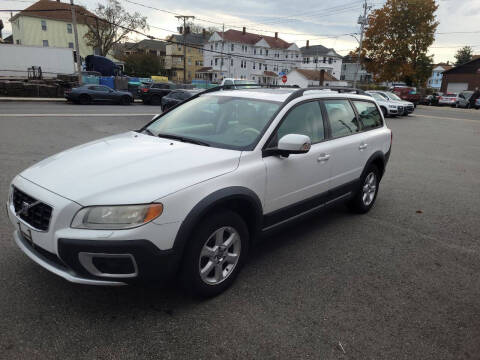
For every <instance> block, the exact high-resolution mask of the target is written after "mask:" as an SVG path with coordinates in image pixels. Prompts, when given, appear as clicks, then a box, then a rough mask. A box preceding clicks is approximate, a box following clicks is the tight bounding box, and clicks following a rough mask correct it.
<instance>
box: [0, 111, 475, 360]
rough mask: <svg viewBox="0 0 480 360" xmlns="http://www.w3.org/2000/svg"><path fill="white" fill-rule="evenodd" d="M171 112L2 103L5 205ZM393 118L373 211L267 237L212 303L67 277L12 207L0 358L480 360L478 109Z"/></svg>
mask: <svg viewBox="0 0 480 360" xmlns="http://www.w3.org/2000/svg"><path fill="white" fill-rule="evenodd" d="M158 111H159V109H158V108H157V107H154V106H144V105H140V104H135V105H131V106H110V105H103V106H102V105H90V106H79V105H71V104H64V103H35V102H24V103H19V102H3V103H2V102H0V199H1V200H2V201H5V200H6V198H7V191H8V184H9V182H10V181H11V179H12V178H13V177H14V176H15V175H16V174H17V173H19V172H20V171H21V170H23V169H24V168H26V167H28V166H30V165H32V164H33V163H35V162H37V161H39V160H41V159H43V158H45V157H47V156H49V155H51V154H54V153H56V152H59V151H61V150H63V149H66V148H69V147H72V146H74V145H78V144H81V143H84V142H86V141H89V140H93V139H97V138H100V137H103V136H107V135H110V134H115V133H119V132H123V131H127V130H129V129H138V128H139V127H141V125H142V124H145V123H146V122H147V121H148V120H150V119H151V118H152V116H153V114H155V113H157V112H158ZM387 122H388V125H389V127H390V128H391V129H392V130H393V134H394V138H393V150H392V155H391V158H390V162H389V164H388V167H387V172H386V174H385V177H384V178H383V180H382V183H381V186H380V192H379V195H378V199H377V203H376V205H375V207H374V208H373V210H372V211H371V212H370V213H368V214H367V215H352V214H350V213H349V212H347V211H346V209H345V208H344V207H343V206H338V207H335V208H332V209H329V210H328V211H324V212H321V213H318V214H315V216H313V217H311V218H309V219H306V220H303V221H301V222H297V223H295V224H293V225H292V226H290V227H288V228H284V229H282V230H281V231H278V232H276V233H273V234H271V235H269V236H268V237H267V238H265V239H263V240H262V241H261V242H260V243H259V244H258V245H257V246H256V247H255V248H254V250H253V253H252V254H251V257H250V259H249V261H248V264H247V266H246V267H245V268H244V269H243V271H242V273H241V274H240V276H239V278H238V280H237V281H236V283H235V284H234V286H233V287H232V288H231V289H230V290H228V291H227V292H226V293H224V294H223V295H220V296H219V297H217V298H214V299H210V300H206V301H200V300H192V299H190V298H186V297H185V296H183V295H182V293H180V292H179V291H178V290H177V289H176V288H175V287H174V286H168V287H155V286H150V287H140V286H134V287H133V286H132V287H123V288H102V287H87V286H80V285H74V284H70V283H68V282H66V281H65V280H63V279H61V278H59V277H57V276H55V275H52V274H50V273H49V272H47V271H46V270H44V269H42V268H40V267H39V266H37V265H36V264H34V263H33V262H32V261H31V260H29V259H28V258H27V257H26V256H25V255H24V254H23V253H22V252H21V251H20V250H19V249H18V248H17V247H16V245H15V244H14V243H13V240H12V236H11V233H12V231H13V227H12V226H11V225H10V223H9V222H8V221H7V218H6V217H5V216H3V217H1V218H0V226H1V227H0V287H1V290H0V314H1V318H0V358H5V359H16V358H25V359H37V358H38V359H40V358H42V359H50V358H78V359H92V358H98V359H117V358H129V359H130V358H131V359H170V358H172V359H173V358H175V359H215V358H219V359H225V358H230V359H234V358H244V359H304V358H310V359H480V222H479V220H480V205H479V204H480V141H479V137H480V110H464V109H452V108H438V107H426V106H419V107H418V108H417V110H416V111H415V112H414V115H412V116H409V117H398V118H390V119H387ZM59 176H61V174H59ZM72 186H75V185H74V184H72Z"/></svg>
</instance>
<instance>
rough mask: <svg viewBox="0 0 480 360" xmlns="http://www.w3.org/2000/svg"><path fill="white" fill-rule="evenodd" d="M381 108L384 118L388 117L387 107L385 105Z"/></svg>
mask: <svg viewBox="0 0 480 360" xmlns="http://www.w3.org/2000/svg"><path fill="white" fill-rule="evenodd" d="M380 109H381V110H382V114H383V117H384V118H386V117H388V112H387V109H385V108H384V107H383V106H382V107H381V108H380Z"/></svg>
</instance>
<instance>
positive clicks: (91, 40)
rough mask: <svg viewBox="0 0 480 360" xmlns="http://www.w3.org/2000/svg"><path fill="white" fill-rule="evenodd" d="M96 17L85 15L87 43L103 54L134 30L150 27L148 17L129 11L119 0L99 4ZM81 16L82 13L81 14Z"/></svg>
mask: <svg viewBox="0 0 480 360" xmlns="http://www.w3.org/2000/svg"><path fill="white" fill-rule="evenodd" d="M95 15H96V16H97V17H96V18H92V17H88V16H85V15H84V19H83V20H84V23H85V24H87V26H88V32H87V34H85V39H86V40H87V45H89V46H92V47H93V48H94V49H97V51H98V52H99V53H100V55H102V56H106V55H107V54H108V53H109V51H110V50H111V49H112V48H113V47H114V45H116V44H118V43H119V42H120V41H122V40H127V39H128V35H129V34H130V33H131V32H134V31H142V30H146V29H148V26H147V18H146V17H145V16H141V15H140V13H138V12H135V13H134V14H130V13H128V12H127V11H126V10H125V9H124V8H123V7H122V5H121V4H120V2H118V1H117V0H108V3H107V5H106V6H105V5H103V4H98V5H97V8H96V10H95ZM80 16H81V15H80Z"/></svg>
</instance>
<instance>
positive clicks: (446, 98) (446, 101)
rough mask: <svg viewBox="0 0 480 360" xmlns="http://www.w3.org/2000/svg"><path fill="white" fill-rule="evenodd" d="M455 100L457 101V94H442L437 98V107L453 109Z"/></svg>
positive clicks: (455, 103)
mask: <svg viewBox="0 0 480 360" xmlns="http://www.w3.org/2000/svg"><path fill="white" fill-rule="evenodd" d="M457 100H458V94H453V93H450V94H443V95H442V96H440V97H439V98H438V105H439V106H444V105H449V106H452V107H455V106H456V105H457Z"/></svg>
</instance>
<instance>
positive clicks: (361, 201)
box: [348, 165, 380, 214]
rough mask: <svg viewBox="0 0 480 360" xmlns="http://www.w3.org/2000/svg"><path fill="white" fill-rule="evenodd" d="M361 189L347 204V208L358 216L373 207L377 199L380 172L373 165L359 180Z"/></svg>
mask: <svg viewBox="0 0 480 360" xmlns="http://www.w3.org/2000/svg"><path fill="white" fill-rule="evenodd" d="M360 183H361V187H360V189H359V190H358V192H357V193H356V194H355V196H354V197H353V199H352V200H350V202H349V204H348V205H349V208H350V209H351V210H352V211H354V212H356V213H359V214H364V213H366V212H368V211H370V209H371V208H372V207H373V204H374V203H375V200H376V199H377V194H378V187H379V185H380V171H379V170H378V168H377V167H376V166H375V165H371V166H370V167H369V168H368V169H367V171H365V174H364V175H363V176H362V179H361V182H360Z"/></svg>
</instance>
